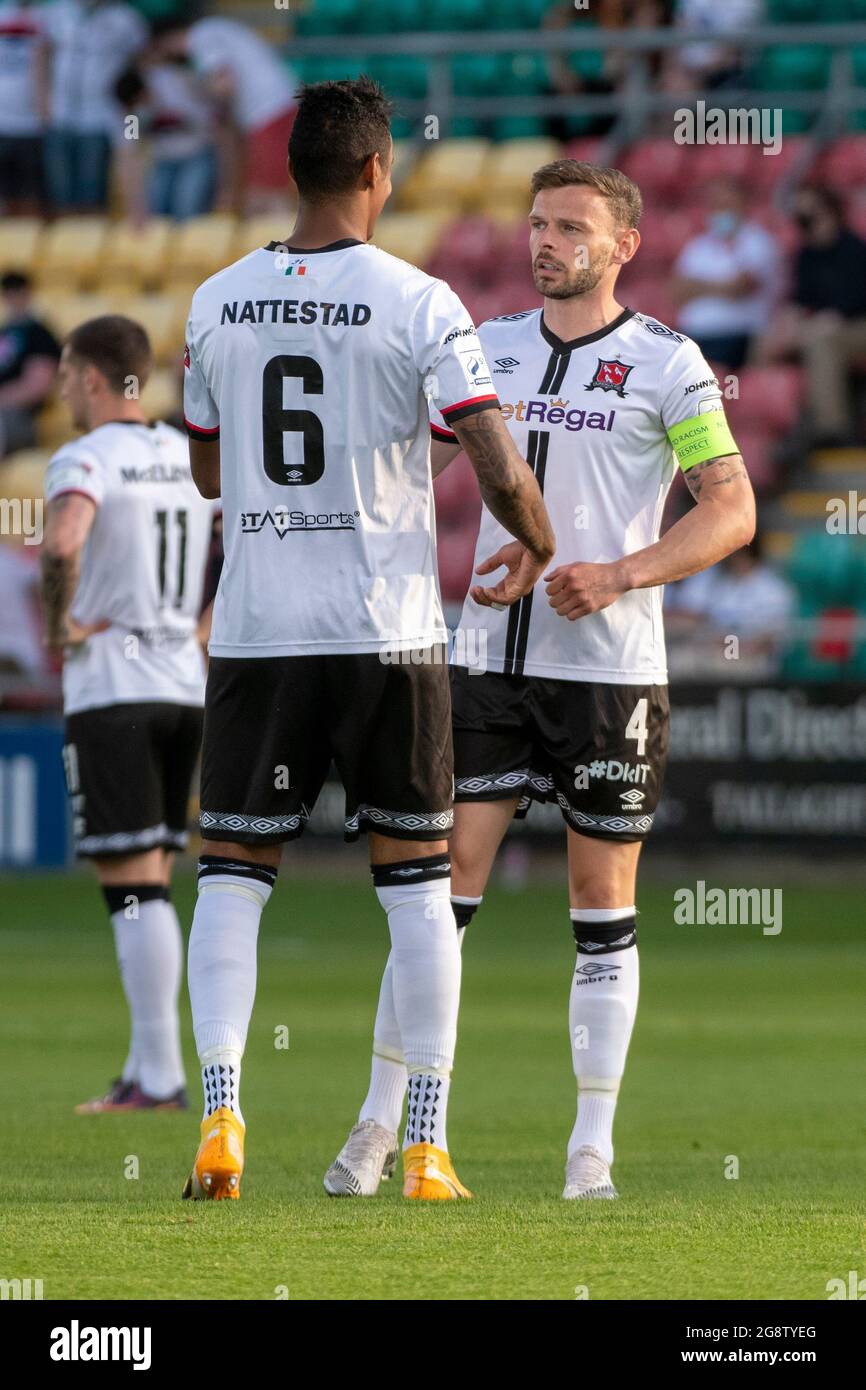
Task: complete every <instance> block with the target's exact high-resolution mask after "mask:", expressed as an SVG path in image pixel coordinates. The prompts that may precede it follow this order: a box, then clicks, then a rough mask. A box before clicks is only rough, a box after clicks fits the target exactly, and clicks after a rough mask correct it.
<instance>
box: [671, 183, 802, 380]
mask: <svg viewBox="0 0 866 1390" xmlns="http://www.w3.org/2000/svg"><path fill="white" fill-rule="evenodd" d="M707 203H708V207H709V212H708V216H707V224H706V226H707V229H706V231H705V232H702V233H700V234H699V235H698V236H695V237H692V238H691V240H689V241H687V242H686V244H685V246H684V247H683V249H682V251H681V252H680V254H679V256H678V258H677V261H676V264H675V265H674V276H673V280H672V283H671V296H672V298H673V299H674V301H675V302H676V303H679V304H680V306H681V308H680V312H679V315H678V318H677V327H678V328H681V329H682V331H683V332H684V333H687V334H688V335H689V337H690V338H694V340H695V342H696V343H697V344H698V346H699V347H700V348H701V350H702V352H703V353H704V356H705V357H708V358H709V359H710V361H711V362H718V363H719V364H720V365H721V366H723V367H727V368H729V369H730V370H731V371H737V370H738V369H739V368H740V367H742V365H743V363H744V362H745V360H746V356H747V354H748V352H749V348H750V345H751V343H752V340H753V338H754V337H755V336H756V335H757V334H759V333H762V332H763V331H764V329H765V328H766V327H767V324H768V322H769V319H770V315H771V313H772V310H773V307H774V303H775V300H776V297H777V293H778V289H779V270H780V261H779V253H778V250H777V248H776V243H775V241H774V240H773V238H772V237H771V236H770V234H769V232H767V231H765V230H764V228H763V227H761V226H760V225H759V224H758V223H757V222H750V221H749V220H748V218H747V215H746V213H747V198H746V192H745V189H744V188H743V187H742V186H741V185H740V184H739V183H738V182H736V181H735V180H733V179H714V180H713V182H712V183H711V184H710V185H709V186H708V189H707Z"/></svg>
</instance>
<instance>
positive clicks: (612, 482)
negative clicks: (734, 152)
mask: <svg viewBox="0 0 866 1390" xmlns="http://www.w3.org/2000/svg"><path fill="white" fill-rule="evenodd" d="M532 193H533V197H534V203H533V207H532V211H531V213H530V219H529V220H530V236H529V246H530V255H531V258H532V274H533V279H534V281H535V286H536V289H537V290H538V292H539V293H540V294H541V295H542V296H543V297H544V306H543V308H542V309H533V310H528V311H526V312H524V313H516V314H506V315H505V316H504V317H503V318H498V319H493V320H491V321H490V322H488V323H486V324H483V325H482V327H481V330H480V339H481V344H482V347H483V348H484V351H485V355H486V357H487V359H488V360H489V361H490V362H491V364H492V366H493V377H494V381H496V384H497V387H498V388H499V390H500V391H501V392H502V394H503V395H504V396H505V403H503V406H502V414H503V417H504V418H505V420H506V421H507V425H508V429H509V431H510V433H511V436H512V438H513V440H514V443H515V445H516V446H517V448H518V449H519V450H520V451H521V452H522V453H524V454H525V455H526V458H527V459H528V461H529V463H530V465H531V466H532V469H533V472H534V473H535V476H536V478H537V479H538V481H539V485H540V487H541V488H542V491H543V493H544V499H545V503H546V504H547V506H548V508H549V510H550V515H551V518H552V520H553V523H554V527H555V531H556V537H557V550H556V554H555V556H554V562H553V566H552V568H551V569H550V570H549V571H548V572H547V573H546V574H545V575H544V577H543V579H540V580H539V581H538V583H537V584H536V585H535V588H534V590H533V592H531V593H528V594H527V595H526V596H525V597H524V598H523V599H521V600H520V602H519V603H516V604H515V605H514V606H513V607H511V608H510V609H509V610H508V611H507V612H501V611H499V612H497V611H495V609H493V610H491V594H490V591H485V590H482V589H478V588H473V589H472V590H470V593H469V596H468V597H467V599H466V602H465V604H464V608H463V614H462V618H461V623H460V628H459V629H458V632H457V634H456V637H455V657H454V661H455V663H456V664H455V665H453V667H452V699H453V704H454V760H455V786H456V796H455V799H456V803H457V804H456V807H455V827H454V837H453V840H452V845H451V850H452V861H453V888H454V897H453V898H452V903H453V906H454V912H455V916H456V919H457V923H458V928H459V929H460V931H461V935H462V930H463V928H465V927H466V926H467V924H468V923H469V922H470V920H471V919H472V917H473V915H474V913H475V912H476V911H477V909H478V907H479V906H480V904H481V900H482V895H483V893H484V889H485V886H486V883H487V879H488V876H489V874H490V870H491V868H492V866H493V861H494V859H495V857H496V852H497V850H498V847H499V845H500V843H501V842H502V839H503V837H504V835H505V833H506V831H507V829H508V826H509V824H510V821H511V819H512V817H513V816H514V814H515V813H516V812H518V813H525V811H526V810H527V809H528V807H529V803H530V802H531V801H532V800H536V801H556V802H558V804H559V806H560V809H561V811H562V814H563V817H564V819H565V823H566V827H567V838H568V878H569V896H570V902H571V912H570V916H571V925H572V929H573V932H574V938H575V941H576V943H577V962H576V969H575V971H574V975H573V977H572V987H571V999H570V1005H569V1032H570V1036H571V1042H572V1057H573V1064H574V1072H575V1076H576V1078H577V1084H578V1110H577V1119H576V1122H575V1125H574V1129H573V1131H572V1134H571V1138H570V1139H569V1143H568V1156H567V1166H566V1182H565V1189H564V1192H563V1196H564V1197H566V1198H569V1199H571V1198H590V1197H602V1198H604V1197H607V1198H611V1197H615V1196H616V1192H615V1190H614V1187H613V1184H612V1182H611V1177H610V1164H611V1162H612V1161H613V1144H612V1133H613V1119H614V1112H615V1109H616V1101H617V1094H618V1091H619V1085H620V1081H621V1078H622V1074H623V1070H624V1067H625V1058H626V1053H627V1050H628V1045H629V1039H630V1037H631V1032H632V1026H633V1024H634V1019H635V1013H636V1010H637V999H638V956H637V944H636V943H637V936H636V908H635V897H636V894H635V882H636V875H637V862H638V855H639V854H640V848H641V844H642V843H643V841H644V839H645V838H646V836H647V834H648V832H649V829H650V827H651V825H652V821H653V814H654V812H655V808H656V804H657V801H658V797H659V792H660V789H661V783H662V777H663V774H664V767H665V760H666V755H667V746H668V692H667V670H666V663H665V646H664V631H663V626H662V585H664V584H666V583H668V582H669V581H672V580H675V579H680V578H682V577H683V576H684V575H689V574H695V573H696V572H697V571H699V570H703V569H705V568H706V567H707V566H708V565H712V564H715V562H716V561H717V560H720V559H722V558H723V557H724V556H725V555H728V554H730V553H731V552H732V551H733V550H736V549H738V548H739V547H740V546H742V545H744V544H745V543H746V542H747V541H749V539H750V538H751V536H752V534H753V532H754V516H755V513H754V499H753V496H752V490H751V486H750V484H749V480H748V477H747V475H746V470H745V468H744V466H743V461H742V458H741V457H740V455H739V453H738V452H737V448H736V445H735V443H734V441H733V439H732V437H731V433H730V430H729V429H728V426H727V423H726V420H725V415H724V410H723V406H722V397H721V393H720V391H719V388H718V383H717V381H716V379H715V377H714V376H713V373H712V370H711V369H710V367H709V366H708V365H707V363H706V361H705V359H704V358H703V356H702V355H701V353H700V351H699V349H698V348H697V347H696V346H695V344H694V343H693V342H691V341H690V340H689V339H688V338H686V337H684V336H683V335H682V334H679V333H675V332H673V331H672V330H671V329H670V328H667V327H666V326H665V325H664V324H661V323H658V322H656V321H655V320H654V319H650V318H647V317H646V316H645V315H642V314H640V313H636V312H635V311H634V310H633V309H628V308H624V307H623V306H622V305H621V304H618V303H617V301H616V299H615V298H614V288H615V284H616V279H617V276H618V274H619V271H620V268H621V267H622V266H623V265H625V264H626V263H627V262H628V261H630V260H631V259H632V257H633V256H634V254H635V252H636V251H637V248H638V245H639V242H640V236H639V233H638V231H637V224H638V222H639V220H640V213H641V196H640V191H639V190H638V188H637V187H636V185H635V184H634V183H632V182H631V180H630V179H628V178H626V177H625V175H623V174H621V173H620V172H619V171H618V170H616V169H603V168H598V167H595V166H593V165H588V164H580V163H577V162H575V161H574V160H567V159H565V160H559V161H557V162H556V163H554V164H549V165H546V166H545V167H544V168H542V169H539V170H537V171H536V173H535V175H534V176H533V180H532ZM432 430H433V435H434V438H435V441H436V442H435V443H434V445H433V471H434V474H435V473H437V472H439V471H441V469H442V468H444V467H445V466H446V465H447V464H448V463H449V462H450V461H451V459H452V458H453V457H454V456H455V455H456V454H457V453H458V452H459V448H460V440H459V438H457V436H456V435H455V433H454V431H453V430H451V428H450V426H449V424H448V421H447V419H443V418H442V417H441V415H440V416H434V423H433V425H432ZM677 462H679V464H680V466H681V467H682V468H683V470H684V471H685V477H686V482H687V483H688V486H689V488H690V490H691V492H692V495H693V497H694V498H695V500H696V502H697V504H698V505H697V506H696V507H693V508H692V509H691V510H690V511H689V513H688V514H687V515H686V516H685V517H683V519H682V520H680V521H678V522H677V523H676V525H674V526H672V527H671V528H670V530H669V531H667V532H666V534H665V535H664V537H663V538H662V539H661V540H659V526H660V522H661V517H662V510H663V507H664V502H665V497H666V496H667V492H668V488H669V487H670V484H671V482H672V481H673V477H674V474H675V471H676V467H677ZM520 561H521V548H520V546H519V545H518V544H516V543H515V542H513V541H510V540H509V538H508V536H507V535H506V534H505V532H504V531H503V529H502V527H501V526H500V525H499V523H498V521H497V520H496V518H495V517H494V516H492V515H491V514H490V511H489V510H488V509H487V508H485V509H484V510H483V512H482V519H481V530H480V534H479V538H478V545H477V548H476V564H475V569H476V572H477V573H479V574H490V573H492V572H493V571H495V570H497V569H498V568H500V567H501V566H503V565H504V566H506V567H507V569H508V570H509V571H511V570H513V568H514V566H516V565H517V564H519V563H520ZM494 594H495V591H494ZM479 631H480V632H482V633H485V634H486V653H485V656H484V660H483V661H482V662H479V668H478V669H474V670H473V669H470V668H469V667H468V666H467V664H466V660H465V653H467V652H470V651H475V650H479V649H480V646H479V644H478V643H477V642H473V641H472V640H471V636H472V634H473V633H475V634H477V633H478V632H479ZM405 1086H406V1070H405V1066H404V1063H403V1058H402V1056H401V1052H400V1033H399V1029H398V1028H397V1026H396V1019H395V1014H394V1005H393V982H392V965H391V963H390V962H389V964H388V967H387V968H386V971H385V976H384V979H383V982H382V989H381V994H380V998H379V1011H378V1014H377V1017H376V1026H375V1032H374V1051H373V1068H372V1077H371V1083H370V1090H369V1093H368V1095H367V1098H366V1100H365V1101H364V1104H363V1106H362V1107H361V1112H360V1117H359V1124H358V1126H356V1129H355V1130H353V1132H352V1135H351V1136H350V1139H349V1143H348V1145H347V1146H346V1148H345V1149H344V1150H343V1153H342V1154H341V1156H340V1158H339V1159H338V1164H340V1165H341V1166H344V1167H346V1166H348V1167H350V1168H351V1170H352V1173H353V1176H354V1179H355V1190H356V1192H358V1193H360V1194H363V1195H372V1194H373V1193H374V1192H375V1191H376V1189H377V1188H378V1185H379V1181H380V1177H381V1174H382V1169H381V1167H380V1166H379V1165H378V1160H377V1154H378V1153H379V1152H381V1151H382V1150H384V1151H386V1152H387V1150H388V1148H389V1146H390V1145H392V1144H393V1140H394V1132H395V1131H396V1129H397V1125H398V1123H399V1119H400V1114H401V1111H402V1104H403V1096H404V1093H405ZM365 1135H366V1136H368V1137H367V1138H364V1140H363V1142H362V1137H363V1136H365ZM374 1139H378V1145H376V1144H374V1142H373V1140H374ZM327 1181H328V1179H327V1178H326V1185H327Z"/></svg>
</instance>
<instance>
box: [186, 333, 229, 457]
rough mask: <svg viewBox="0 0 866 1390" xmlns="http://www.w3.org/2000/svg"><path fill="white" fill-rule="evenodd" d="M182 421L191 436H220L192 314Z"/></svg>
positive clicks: (188, 335) (195, 437)
mask: <svg viewBox="0 0 866 1390" xmlns="http://www.w3.org/2000/svg"><path fill="white" fill-rule="evenodd" d="M183 366H184V372H183V420H184V424H185V425H186V431H187V434H188V435H189V437H190V439H201V440H204V441H205V442H207V441H209V440H213V439H219V433H220V415H219V410H218V409H217V405H216V402H215V401H214V398H213V396H212V395H211V393H210V388H209V387H208V384H207V381H206V379H205V374H204V371H203V369H202V365H201V362H200V361H199V359H198V356H197V353H196V345H195V341H194V335H193V326H192V314H190V317H189V321H188V323H187V327H186V345H185V347H184V351H183Z"/></svg>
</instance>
